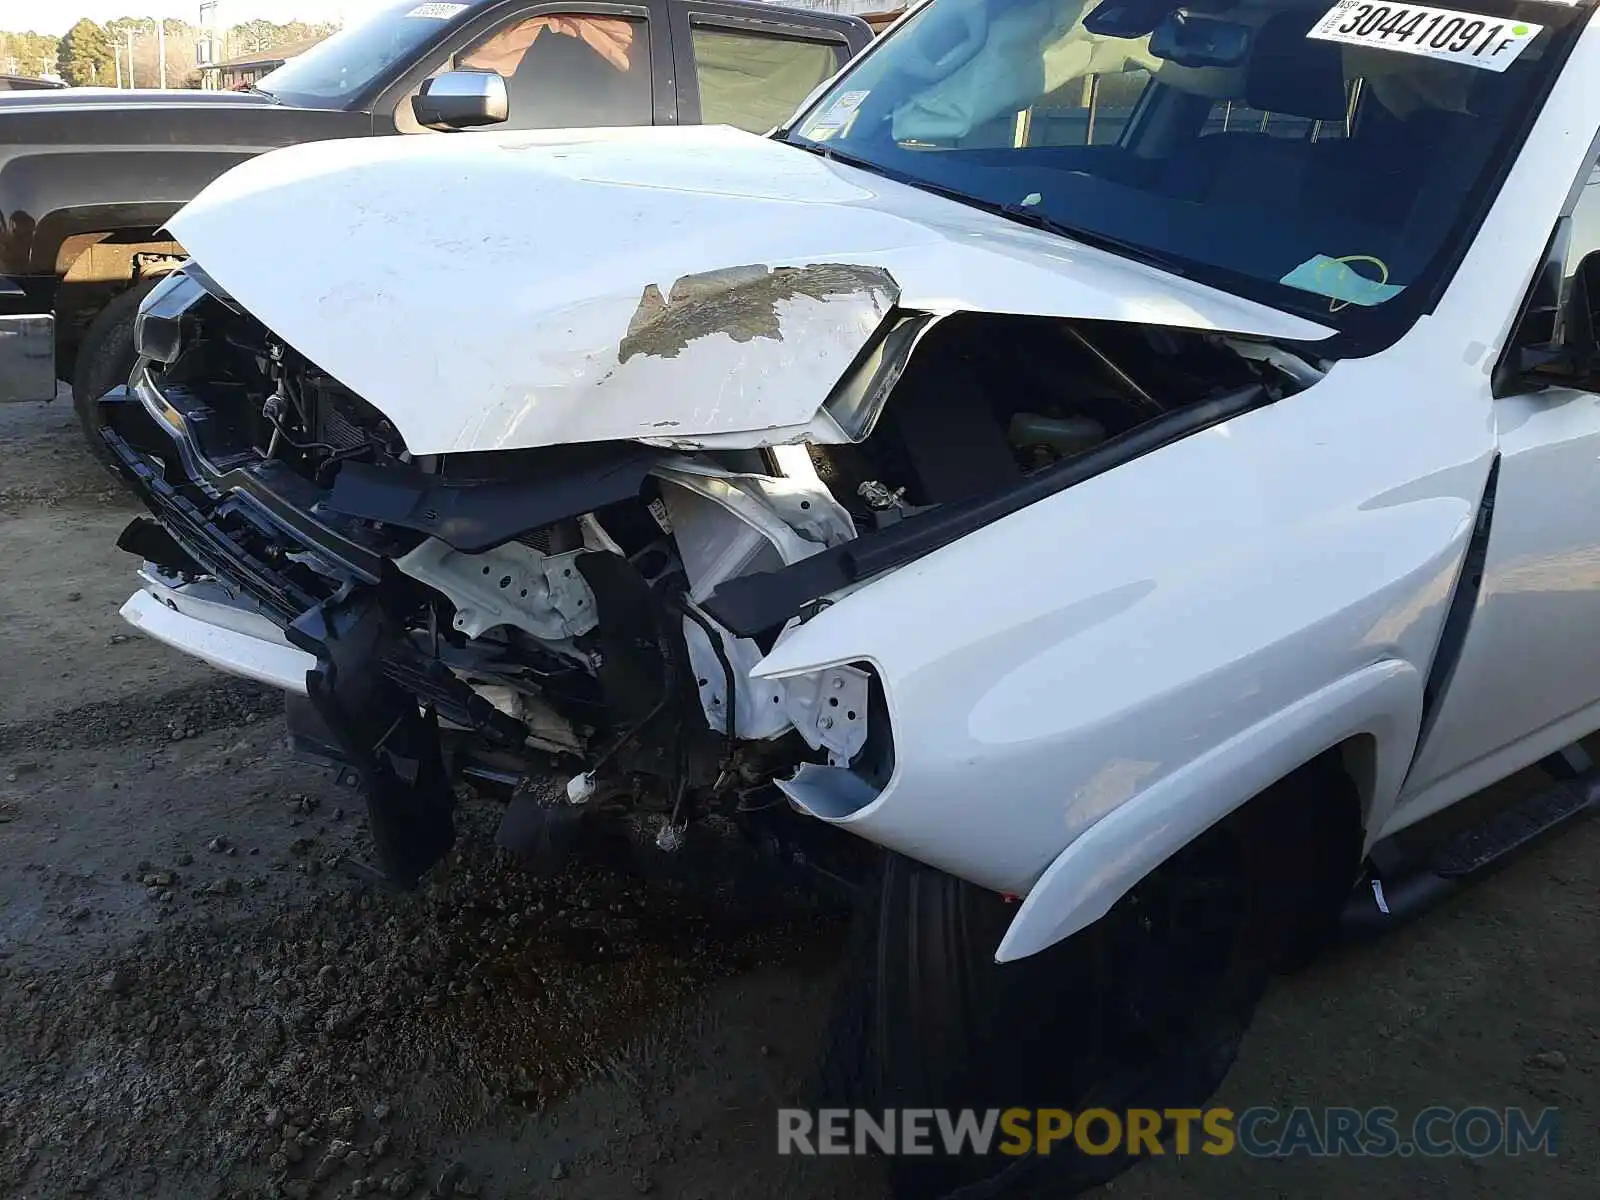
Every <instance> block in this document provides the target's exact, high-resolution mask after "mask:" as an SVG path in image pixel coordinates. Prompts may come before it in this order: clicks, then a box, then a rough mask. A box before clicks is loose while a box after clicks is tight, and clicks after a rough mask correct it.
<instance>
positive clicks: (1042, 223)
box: [779, 137, 1189, 276]
mask: <svg viewBox="0 0 1600 1200" xmlns="http://www.w3.org/2000/svg"><path fill="white" fill-rule="evenodd" d="M779 140H780V141H782V142H783V144H784V145H786V146H793V147H795V148H796V149H798V150H806V151H809V152H810V153H812V154H815V155H817V156H819V157H821V158H825V159H827V160H828V161H829V162H841V163H844V164H845V166H847V167H857V168H859V169H860V170H863V171H871V172H872V173H873V174H874V175H881V176H883V177H884V178H885V179H892V180H894V182H896V183H903V184H905V185H906V186H907V187H914V188H920V189H921V190H922V191H925V192H932V193H933V194H934V195H936V196H943V197H945V198H946V199H949V200H955V201H957V202H959V203H961V204H965V205H968V206H969V207H971V208H977V209H981V210H982V211H984V212H989V213H993V214H994V215H995V216H997V217H1005V218H1006V219H1007V220H1009V221H1015V222H1017V224H1019V225H1028V226H1031V227H1032V228H1034V229H1042V230H1044V231H1045V232H1046V233H1053V234H1055V235H1056V236H1057V237H1064V238H1070V239H1071V240H1072V241H1075V242H1079V243H1081V244H1082V245H1085V246H1092V247H1094V249H1096V250H1104V251H1107V252H1108V253H1110V254H1116V255H1120V256H1121V257H1123V258H1131V259H1134V260H1135V261H1137V262H1142V263H1144V264H1145V265H1146V266H1148V267H1155V268H1157V269H1158V270H1162V271H1165V272H1167V274H1169V275H1181V276H1187V275H1188V273H1189V268H1188V266H1187V264H1185V263H1184V262H1183V260H1182V259H1178V258H1171V257H1168V256H1167V255H1165V254H1162V253H1161V252H1160V251H1159V250H1152V249H1150V247H1148V246H1144V245H1141V244H1140V243H1138V242H1130V241H1127V240H1126V239H1124V238H1119V237H1116V236H1114V235H1113V234H1109V233H1098V232H1096V231H1095V230H1093V229H1080V228H1079V227H1078V226H1076V225H1068V224H1067V223H1066V222H1064V221H1058V220H1056V219H1055V218H1054V217H1051V216H1048V215H1046V214H1045V213H1042V212H1040V211H1039V210H1038V209H1037V208H1034V207H1033V206H1032V205H1025V204H1020V203H1011V204H1000V203H998V202H997V201H994V200H985V199H983V198H982V197H980V196H974V195H972V194H971V193H970V192H962V191H957V190H956V189H955V188H951V187H945V186H944V185H943V184H938V183H930V182H929V181H928V180H926V179H921V178H918V177H917V176H915V175H908V174H907V173H906V172H904V171H897V170H895V169H894V168H893V167H886V166H884V165H883V164H882V163H876V162H873V161H872V160H871V159H867V158H857V157H856V156H855V155H854V154H843V153H840V152H839V151H838V150H835V149H834V148H833V147H832V146H828V145H824V144H821V143H816V142H796V141H791V140H790V139H789V138H787V137H784V138H780V139H779Z"/></svg>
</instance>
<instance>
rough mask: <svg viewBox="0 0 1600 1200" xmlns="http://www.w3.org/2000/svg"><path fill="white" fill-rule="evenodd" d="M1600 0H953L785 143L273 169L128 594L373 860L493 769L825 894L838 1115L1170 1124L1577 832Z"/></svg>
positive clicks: (649, 139) (1599, 264)
mask: <svg viewBox="0 0 1600 1200" xmlns="http://www.w3.org/2000/svg"><path fill="white" fill-rule="evenodd" d="M1592 13H1593V8H1592V6H1591V5H1590V4H1589V3H1587V2H1585V3H1580V4H1568V3H1559V2H1553V0H1461V2H1460V3H1459V4H1458V5H1456V6H1454V7H1449V8H1444V7H1424V6H1420V5H1412V4H1369V3H1356V2H1353V0H1340V2H1338V3H1337V4H1335V5H1334V6H1333V7H1332V8H1331V9H1330V8H1329V7H1328V3H1327V0H1321V2H1320V3H1308V2H1302V0H1243V2H1240V3H1234V2H1233V0H1208V2H1207V3H1204V4H1195V5H1192V6H1189V7H1176V6H1174V5H1173V4H1172V3H1171V0H1103V2H1102V3H1098V4H1096V3H1093V2H1092V0H1091V2H1090V3H1083V2H1082V0H934V2H933V3H931V4H928V5H925V6H923V7H921V8H918V9H917V10H916V11H915V12H913V13H912V14H911V15H909V16H908V17H907V18H905V19H904V20H902V21H901V22H900V23H899V24H898V25H897V26H896V27H895V28H894V29H893V30H892V31H891V32H890V33H888V34H887V35H886V36H885V37H884V38H883V39H881V40H880V41H879V42H878V43H877V44H876V45H874V46H873V47H872V48H871V49H869V50H868V51H867V52H865V53H864V54H863V55H862V56H860V57H859V58H858V59H857V60H856V61H855V62H854V63H853V64H851V65H850V66H849V67H847V68H846V69H845V70H844V71H843V72H842V73H841V75H840V76H839V77H837V78H836V79H835V80H833V81H832V82H830V83H829V84H827V85H825V86H824V87H823V88H822V89H821V90H820V91H819V92H818V93H817V94H816V95H814V96H813V97H812V98H811V99H810V100H809V101H808V102H807V103H806V104H805V105H804V106H803V107H802V109H801V111H800V112H799V113H798V114H797V115H796V117H795V118H794V119H793V120H792V121H791V122H790V123H789V124H788V125H787V126H786V127H784V128H782V129H779V130H777V131H775V132H774V133H773V134H772V135H770V136H768V137H764V138H763V137H758V136H754V135H751V134H746V133H739V132H736V131H733V130H729V129H725V128H656V129H615V130H580V131H568V132H557V133H540V134H529V133H517V134H510V135H497V134H478V135H462V136H454V137H439V138H429V139H406V138H391V139H370V140H365V141H360V142H353V143H337V142H336V143H322V144H317V145H310V146H302V147H296V148H292V149H287V150H283V151H281V152H276V153H272V154H269V155H267V156H265V157H263V158H259V159H256V160H254V161H251V162H249V163H247V164H245V165H243V166H241V167H239V168H238V169H236V170H235V171H233V172H232V173H230V174H228V175H226V176H224V177H223V178H222V179H221V180H219V181H218V182H217V183H216V184H214V185H213V186H212V187H210V188H209V189H208V190H207V191H206V192H205V193H204V194H203V195H201V196H200V197H199V198H198V199H197V200H195V201H194V203H193V204H192V205H191V206H190V207H189V208H188V209H186V210H185V211H184V212H183V213H182V214H181V215H180V216H179V217H178V219H177V220H176V221H175V222H174V223H173V226H172V231H173V233H174V235H175V236H176V237H177V238H178V239H179V240H180V241H181V242H182V244H183V245H184V247H185V248H186V249H187V250H188V252H189V253H190V255H191V256H192V258H191V261H190V264H189V265H188V267H186V268H185V269H184V270H182V271H180V272H178V273H177V274H176V275H174V276H173V277H172V278H170V279H169V280H168V281H166V282H165V283H164V284H163V285H162V286H161V287H160V288H158V289H157V290H156V291H155V292H154V293H153V294H152V295H151V296H150V297H149V298H148V300H147V301H146V303H145V307H144V309H143V312H142V315H141V318H140V322H139V330H138V338H139V349H140V353H141V355H142V359H141V362H140V365H139V367H138V369H137V370H136V371H135V373H134V376H133V378H132V380H131V381H130V383H129V385H128V387H127V388H125V389H119V390H117V391H115V392H113V393H111V394H110V395H108V396H107V397H106V399H105V400H104V401H103V402H102V404H103V408H104V410H105V411H104V416H105V422H106V428H107V432H106V435H105V436H106V441H107V444H108V448H109V449H110V450H111V451H112V453H113V454H114V456H115V458H116V460H117V461H118V462H119V463H120V464H121V468H122V470H123V472H124V473H125V474H126V475H127V476H128V478H129V479H130V480H131V481H133V482H134V484H135V485H136V486H137V487H138V488H139V489H140V491H141V493H142V494H143V496H144V497H145V499H146V501H147V502H148V504H149V506H150V508H151V510H152V512H153V515H154V517H153V519H150V518H142V519H141V520H140V521H138V522H135V523H134V525H133V526H131V527H130V528H129V529H128V531H127V533H126V534H125V535H124V537H123V541H122V544H123V545H124V547H125V548H127V549H129V550H131V551H133V552H134V553H136V554H137V555H138V556H140V557H141V558H142V559H143V560H144V566H143V568H142V575H143V579H142V582H141V584H140V587H139V590H138V591H137V592H136V593H135V594H134V595H133V597H132V598H131V599H130V600H129V601H128V603H127V605H126V607H125V608H124V610H123V612H124V614H125V615H126V617H127V618H128V620H130V621H131V622H132V623H133V624H134V625H136V626H137V627H139V628H141V629H143V630H145V631H146V632H148V633H149V634H150V635H152V636H154V637H156V638H159V639H161V640H163V641H166V642H169V643H171V644H173V645H175V646H177V647H179V648H181V649H183V650H185V651H187V652H189V653H191V654H196V655H199V656H200V657H202V658H204V659H207V660H209V661H210V662H212V663H215V664H216V665H217V666H218V667H220V668H222V669H224V670H227V671H233V672H236V673H240V674H243V675H247V676H251V677H254V678H256V679H261V680H267V681H270V682H271V683H273V684H276V685H278V686H280V687H282V688H283V689H284V690H285V692H287V693H288V694H289V715H290V725H291V730H292V732H293V734H294V736H295V738H296V739H297V740H298V742H299V744H300V745H301V746H302V747H303V748H305V749H308V750H313V751H317V752H320V753H322V754H324V755H326V756H328V757H331V758H333V759H335V760H336V761H340V762H343V763H345V764H347V766H348V767H349V769H350V770H352V771H354V772H355V773H356V774H357V775H358V776H359V778H360V780H361V784H362V786H363V787H364V789H365V792H366V796H367V799H368V804H369V810H370V815H371V825H372V829H373V833H374V839H375V842H376V852H377V858H378V864H379V867H380V868H381V869H382V870H384V871H386V872H387V873H388V874H389V875H391V876H392V877H393V878H395V879H396V880H398V881H400V882H402V883H409V882H412V881H414V880H416V878H417V877H418V876H419V875H420V874H421V873H422V872H423V871H425V870H427V869H428V868H429V867H430V866H431V865H432V864H433V863H435V862H436V861H437V860H438V859H439V857H440V856H441V855H442V854H443V853H444V851H445V850H446V849H447V848H448V847H449V845H450V844H451V841H452V839H453V837H454V831H453V825H452V815H451V814H452V803H453V799H452V797H453V785H454V784H455V783H456V782H458V781H459V780H461V779H464V778H465V779H473V780H477V781H478V782H479V783H480V784H482V785H483V786H485V787H492V786H500V787H502V788H503V789H504V792H505V794H506V797H507V806H506V811H505V818H504V823H503V825H502V827H501V832H500V840H501V842H502V844H504V845H505V846H507V847H509V848H511V849H513V850H516V851H519V852H521V853H523V854H526V855H528V856H529V857H530V858H531V859H533V860H534V861H535V862H537V863H540V864H544V865H548V864H550V863H552V862H558V861H560V860H561V857H562V855H563V854H565V853H568V852H573V851H576V850H581V849H582V848H583V847H584V846H585V844H586V839H588V838H591V837H598V836H602V835H604V836H607V837H611V836H613V835H619V834H620V835H621V836H623V837H626V838H629V839H631V840H632V842H633V843H635V844H636V845H637V848H638V853H639V854H640V855H642V856H644V857H646V858H653V859H659V860H673V861H678V862H682V863H685V864H698V868H697V869H701V870H704V871H709V872H712V873H715V872H716V871H718V870H720V869H721V868H720V867H719V866H718V865H717V864H719V863H723V862H726V861H728V859H727V858H726V856H721V855H713V854H712V853H711V852H710V848H711V847H713V846H716V845H719V844H721V843H725V842H727V841H728V840H729V839H733V840H735V841H741V840H742V841H743V842H744V843H748V844H749V845H750V846H751V847H753V848H756V849H761V848H765V849H767V850H771V851H773V852H774V861H775V862H777V863H779V864H782V865H786V866H789V867H794V868H796V869H804V868H812V869H814V870H815V872H816V875H817V878H818V879H826V880H829V881H836V882H840V883H842V884H843V885H845V886H846V887H847V888H849V889H851V890H853V892H854V893H855V894H856V895H857V897H858V899H859V901H860V908H861V913H862V916H861V925H860V936H859V938H858V939H857V941H858V943H859V945H858V952H859V953H858V957H857V959H856V960H855V962H854V966H853V968H852V973H851V974H850V976H849V980H850V982H849V986H848V987H847V990H846V995H845V997H844V1000H843V1002H842V1003H841V1006H840V1015H839V1018H838V1028H837V1029H836V1030H835V1039H834V1045H833V1049H832V1052H831V1057H830V1059H829V1062H830V1064H831V1065H830V1071H829V1075H830V1078H832V1079H834V1080H835V1081H836V1082H838V1083H839V1085H840V1086H841V1087H843V1088H846V1089H848V1093H849V1095H850V1099H851V1102H852V1103H857V1104H861V1105H864V1106H871V1107H874V1108H882V1107H890V1106H902V1105H916V1106H921V1107H933V1106H946V1107H958V1108H959V1107H977V1108H984V1107H991V1106H1000V1107H1006V1106H1016V1105H1022V1106H1027V1105H1032V1106H1041V1105H1050V1106H1060V1107H1064V1108H1082V1107H1083V1106H1085V1105H1086V1104H1097V1105H1100V1106H1104V1107H1111V1108H1122V1107H1135V1106H1151V1107H1157V1108H1160V1107H1167V1106H1171V1105H1174V1104H1188V1105H1193V1104H1197V1103H1199V1102H1200V1101H1201V1100H1202V1099H1203V1098H1204V1097H1205V1096H1206V1095H1208V1094H1209V1093H1210V1091H1211V1090H1212V1089H1213V1088H1214V1086H1215V1085H1216V1084H1217V1082H1218V1081H1219V1080H1220V1078H1221V1077H1222V1075H1223V1074H1224V1073H1225V1072H1226V1070H1227V1068H1228V1065H1229V1063H1230V1061H1231V1059H1232V1055H1233V1052H1234V1049H1235V1047H1236V1046H1237V1042H1238V1038H1239V1036H1240V1032H1241V1031H1242V1030H1243V1028H1244V1027H1245V1024H1246V1023H1247V1021H1248V1018H1249V1015H1250V1011H1251V1008H1252V1006H1253V1005H1254V1003H1255V1001H1256V999H1257V996H1258V995H1259V992H1260V989H1261V987H1262V985H1263V982H1264V980H1265V979H1266V978H1267V976H1268V974H1269V972H1270V971H1271V970H1272V969H1274V968H1276V967H1281V966H1282V965H1284V964H1285V963H1287V962H1290V961H1294V960H1300V959H1303V958H1304V957H1305V956H1306V954H1307V953H1309V952H1310V951H1311V950H1313V949H1315V947H1316V946H1318V945H1320V944H1322V943H1323V942H1324V941H1325V940H1326V939H1327V938H1328V937H1329V936H1330V935H1332V934H1333V933H1334V932H1335V931H1336V929H1337V928H1339V927H1340V925H1341V919H1342V921H1343V924H1344V925H1345V926H1358V927H1359V926H1365V927H1379V926H1382V925H1383V924H1384V923H1386V922H1388V921H1393V920H1397V919H1400V918H1402V917H1404V916H1407V915H1409V914H1411V913H1413V912H1415V911H1417V910H1419V909H1420V908H1421V907H1423V906H1424V905H1425V904H1426V903H1427V902H1428V901H1430V900H1432V899H1435V898H1437V897H1438V896H1440V895H1443V894H1445V893H1447V892H1448V891H1450V890H1451V889H1453V888H1455V887H1457V886H1459V885H1460V884H1461V883H1463V882H1464V881H1466V880H1469V879H1471V878H1473V877H1474V876H1476V875H1479V874H1481V873H1483V872H1485V871H1487V870H1488V869H1490V868H1491V867H1492V866H1494V865H1495V864H1496V863H1498V862H1500V861H1503V859H1504V858H1505V856H1506V855H1507V854H1509V853H1510V852H1512V851H1513V850H1515V849H1517V848H1519V847H1520V846H1522V845H1524V844H1526V843H1527V842H1528V841H1530V840H1531V839H1532V838H1533V837H1535V836H1537V835H1538V834H1540V833H1543V832H1546V831H1548V830H1551V829H1554V828H1556V827H1557V826H1559V825H1561V824H1562V823H1564V822H1566V821H1570V820H1571V819H1573V818H1575V817H1577V816H1579V815H1582V814H1584V813H1586V812H1587V811H1588V810H1590V809H1591V808H1593V807H1594V801H1593V800H1592V799H1591V797H1592V796H1593V795H1594V794H1595V791H1594V780H1595V778H1596V775H1595V774H1594V773H1592V772H1591V770H1590V766H1589V764H1588V762H1587V760H1586V759H1585V758H1584V757H1583V754H1582V751H1581V749H1580V748H1578V746H1577V744H1576V743H1577V739H1578V738H1580V737H1581V736H1583V735H1585V734H1587V733H1589V732H1591V731H1593V730H1594V729H1596V728H1597V727H1600V341H1597V336H1600V335H1597V332H1596V328H1595V322H1594V307H1595V301H1596V299H1597V294H1600V292H1597V288H1600V257H1597V252H1600V200H1597V197H1600V192H1597V191H1596V189H1593V188H1591V187H1590V186H1589V185H1590V183H1591V180H1592V178H1594V170H1595V160H1596V153H1597V132H1600V32H1597V31H1596V29H1595V27H1594V22H1593V21H1592V19H1591V18H1592ZM1541 762H1542V763H1544V764H1545V766H1546V767H1547V769H1548V770H1549V771H1550V773H1551V774H1552V775H1553V776H1554V777H1555V778H1553V779H1552V788H1551V790H1549V791H1547V792H1544V793H1541V794H1539V795H1536V796H1534V797H1532V798H1531V799H1529V800H1525V801H1522V802H1519V803H1518V804H1516V805H1515V806H1513V807H1509V808H1503V809H1501V810H1499V811H1497V812H1494V813H1492V814H1490V816H1489V817H1488V818H1487V819H1481V818H1480V820H1479V823H1476V824H1472V825H1470V826H1467V827H1466V828H1465V829H1464V830H1459V831H1458V832H1456V833H1455V834H1454V835H1453V836H1451V837H1449V838H1442V839H1434V840H1431V841H1430V840H1429V839H1427V838H1424V837H1421V836H1419V831H1418V830H1416V829H1411V828H1410V827H1412V826H1415V825H1417V823H1419V822H1422V821H1423V820H1424V818H1428V817H1430V816H1432V815H1434V814H1437V813H1439V812H1440V810H1442V809H1445V808H1446V807H1448V806H1451V805H1455V804H1456V803H1457V802H1458V801H1461V800H1463V799H1464V798H1466V797H1468V796H1470V795H1472V794H1474V793H1476V792H1478V791H1479V790H1480V789H1482V788H1483V787H1484V786H1485V785H1486V784H1489V783H1491V782H1493V781H1495V780H1498V779H1500V778H1502V777H1504V776H1507V775H1509V774H1511V773H1512V772H1515V771H1518V770H1520V769H1521V768H1524V767H1527V766H1529V765H1531V764H1537V763H1541ZM552 779H554V780H555V784H554V786H553V787H547V786H545V784H546V783H547V782H548V781H550V780H552ZM1457 824H1460V823H1459V822H1457ZM1425 828H1426V827H1424V829H1425ZM1402 830H1406V831H1407V835H1406V837H1405V838H1404V839H1403V840H1397V839H1396V838H1395V835H1396V834H1397V833H1399V832H1400V831H1402ZM851 835H853V836H851ZM1402 844H1404V846H1405V847H1406V850H1405V851H1404V852H1401V850H1399V849H1397V847H1399V846H1401V845H1402ZM797 864H798V865H797ZM1128 1161H1129V1160H1128V1159H1126V1158H1125V1157H1123V1156H1120V1155H1111V1156H1105V1157H1086V1156H1083V1155H1077V1154H1073V1153H1070V1152H1068V1153H1063V1152H1058V1153H1056V1154H1054V1155H1051V1156H1050V1157H1049V1158H1048V1159H1045V1158H1024V1159H1021V1160H1012V1159H1005V1160H1003V1161H1002V1160H1000V1159H996V1158H988V1157H982V1156H944V1155H937V1156H932V1157H927V1158H917V1159H904V1160H902V1161H899V1162H897V1163H896V1164H895V1166H894V1171H895V1177H896V1182H897V1186H898V1187H899V1188H900V1189H901V1191H902V1192H903V1193H904V1194H905V1195H908V1196H942V1195H946V1194H949V1193H951V1192H953V1191H955V1190H957V1189H961V1188H965V1187H969V1186H973V1185H977V1189H978V1190H976V1191H973V1192H971V1193H970V1194H972V1195H979V1194H982V1195H1001V1194H1012V1195H1029V1194H1048V1195H1061V1194H1064V1193H1065V1192H1066V1191H1069V1190H1071V1189H1072V1188H1074V1187H1079V1186H1083V1185H1086V1184H1088V1183H1091V1182H1093V1181H1095V1180H1096V1179H1100V1178H1104V1177H1105V1176H1106V1175H1107V1174H1109V1173H1111V1172H1113V1171H1115V1170H1116V1169H1119V1168H1120V1167H1122V1166H1124V1165H1126V1164H1127V1162H1128ZM963 1194H969V1193H966V1192H963Z"/></svg>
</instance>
